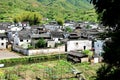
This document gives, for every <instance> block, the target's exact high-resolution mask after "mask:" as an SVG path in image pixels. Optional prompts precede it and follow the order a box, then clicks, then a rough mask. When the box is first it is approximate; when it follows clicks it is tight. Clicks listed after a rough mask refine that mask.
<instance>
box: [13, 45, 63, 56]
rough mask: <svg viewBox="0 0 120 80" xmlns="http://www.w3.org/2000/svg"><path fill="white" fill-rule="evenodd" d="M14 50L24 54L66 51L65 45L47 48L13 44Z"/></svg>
mask: <svg viewBox="0 0 120 80" xmlns="http://www.w3.org/2000/svg"><path fill="white" fill-rule="evenodd" d="M13 50H14V51H16V52H20V53H22V54H24V55H39V54H48V53H63V52H65V46H60V47H57V48H47V49H30V50H28V49H23V48H21V47H18V46H13Z"/></svg>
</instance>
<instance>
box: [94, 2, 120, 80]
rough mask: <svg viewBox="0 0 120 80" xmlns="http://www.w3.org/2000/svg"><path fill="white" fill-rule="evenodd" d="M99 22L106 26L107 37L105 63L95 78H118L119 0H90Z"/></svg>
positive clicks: (119, 52) (113, 79)
mask: <svg viewBox="0 0 120 80" xmlns="http://www.w3.org/2000/svg"><path fill="white" fill-rule="evenodd" d="M92 3H93V4H94V5H95V9H96V12H97V13H98V16H99V19H100V22H101V23H102V24H103V25H105V26H107V27H108V31H107V32H108V33H107V34H108V35H109V36H108V35H107V36H106V37H108V38H109V40H108V41H106V44H105V45H104V51H105V52H104V53H103V58H104V61H105V63H107V65H104V66H102V67H101V68H100V69H99V70H98V76H97V80H119V79H120V76H119V74H120V15H119V14H120V12H118V11H119V10H120V6H119V5H120V0H92Z"/></svg>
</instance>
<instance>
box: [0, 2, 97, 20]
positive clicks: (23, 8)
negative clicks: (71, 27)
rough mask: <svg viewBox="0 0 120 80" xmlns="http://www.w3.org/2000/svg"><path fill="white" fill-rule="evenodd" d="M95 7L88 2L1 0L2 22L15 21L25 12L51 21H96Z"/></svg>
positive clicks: (0, 12) (0, 18) (0, 13)
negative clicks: (60, 19) (36, 14)
mask: <svg viewBox="0 0 120 80" xmlns="http://www.w3.org/2000/svg"><path fill="white" fill-rule="evenodd" d="M92 8H93V6H92V5H91V4H89V2H88V1H87V0H1V1H0V21H13V18H14V17H15V16H17V15H19V14H22V13H24V12H38V13H40V14H41V15H42V16H43V17H45V18H49V19H51V20H52V19H56V18H59V17H60V18H62V19H65V20H89V21H96V17H97V16H96V14H95V11H94V10H92Z"/></svg>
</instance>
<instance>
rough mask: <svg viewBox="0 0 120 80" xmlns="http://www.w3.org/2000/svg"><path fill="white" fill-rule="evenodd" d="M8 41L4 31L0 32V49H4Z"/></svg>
mask: <svg viewBox="0 0 120 80" xmlns="http://www.w3.org/2000/svg"><path fill="white" fill-rule="evenodd" d="M7 43H8V38H7V36H6V34H5V33H0V49H6V48H7V45H8V44H7Z"/></svg>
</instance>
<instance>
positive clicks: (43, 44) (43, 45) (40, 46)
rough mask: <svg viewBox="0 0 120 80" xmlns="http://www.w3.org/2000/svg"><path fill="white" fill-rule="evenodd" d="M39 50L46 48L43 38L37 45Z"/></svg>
mask: <svg viewBox="0 0 120 80" xmlns="http://www.w3.org/2000/svg"><path fill="white" fill-rule="evenodd" d="M36 47H37V48H44V47H46V41H45V40H44V39H43V38H40V39H39V41H38V42H37V43H36Z"/></svg>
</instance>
